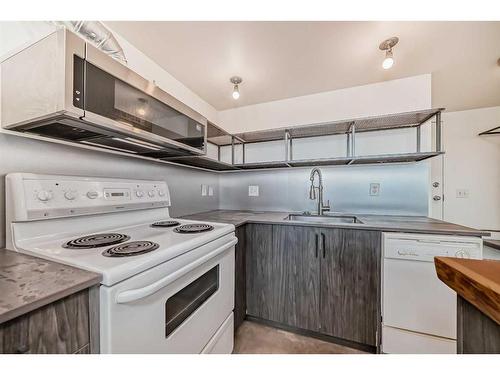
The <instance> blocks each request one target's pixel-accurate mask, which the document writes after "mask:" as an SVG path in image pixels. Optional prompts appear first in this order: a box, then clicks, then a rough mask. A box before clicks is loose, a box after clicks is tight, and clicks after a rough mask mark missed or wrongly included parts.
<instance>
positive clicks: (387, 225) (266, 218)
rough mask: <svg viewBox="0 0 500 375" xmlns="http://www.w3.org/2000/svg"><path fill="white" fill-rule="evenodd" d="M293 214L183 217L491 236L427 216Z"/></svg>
mask: <svg viewBox="0 0 500 375" xmlns="http://www.w3.org/2000/svg"><path fill="white" fill-rule="evenodd" d="M289 213H290V212H271V211H248V210H242V211H238V210H213V211H207V212H201V213H197V214H193V215H187V216H183V218H184V219H191V220H200V221H213V222H220V223H229V224H234V225H235V226H236V227H237V226H240V225H243V224H246V223H264V224H282V225H300V226H314V227H335V228H351V229H367V230H382V231H385V232H407V233H429V234H446V235H459V236H478V237H479V236H489V235H490V234H489V233H488V232H484V231H479V230H476V229H473V228H468V227H464V226H461V225H457V224H452V223H447V222H445V221H441V220H436V219H431V218H429V217H425V216H390V215H362V214H354V216H356V217H357V218H359V219H360V220H361V221H362V223H352V224H351V223H342V224H339V223H335V224H330V223H311V222H303V221H289V220H284V219H285V217H286V216H288V214H289Z"/></svg>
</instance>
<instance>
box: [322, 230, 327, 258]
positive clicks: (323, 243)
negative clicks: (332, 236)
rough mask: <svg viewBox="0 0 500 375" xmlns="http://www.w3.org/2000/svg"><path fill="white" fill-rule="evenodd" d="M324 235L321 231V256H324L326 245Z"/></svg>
mask: <svg viewBox="0 0 500 375" xmlns="http://www.w3.org/2000/svg"><path fill="white" fill-rule="evenodd" d="M325 238H326V236H325V234H324V233H321V246H322V247H323V258H324V257H325V256H326V245H325V242H326V239H325Z"/></svg>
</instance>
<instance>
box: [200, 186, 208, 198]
mask: <svg viewBox="0 0 500 375" xmlns="http://www.w3.org/2000/svg"><path fill="white" fill-rule="evenodd" d="M207 194H208V186H207V185H205V184H202V185H201V196H202V197H206V196H207Z"/></svg>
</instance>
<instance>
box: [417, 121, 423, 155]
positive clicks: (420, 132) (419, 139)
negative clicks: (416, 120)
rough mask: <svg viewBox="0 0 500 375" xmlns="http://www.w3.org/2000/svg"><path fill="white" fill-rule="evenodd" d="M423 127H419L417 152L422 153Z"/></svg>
mask: <svg viewBox="0 0 500 375" xmlns="http://www.w3.org/2000/svg"><path fill="white" fill-rule="evenodd" d="M421 143H422V126H421V125H418V126H417V152H420V150H421V148H422V145H421Z"/></svg>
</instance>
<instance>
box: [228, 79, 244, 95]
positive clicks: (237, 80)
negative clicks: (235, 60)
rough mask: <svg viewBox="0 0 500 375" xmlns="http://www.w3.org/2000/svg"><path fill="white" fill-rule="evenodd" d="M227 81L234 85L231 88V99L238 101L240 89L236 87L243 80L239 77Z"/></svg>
mask: <svg viewBox="0 0 500 375" xmlns="http://www.w3.org/2000/svg"><path fill="white" fill-rule="evenodd" d="M229 81H230V82H231V83H232V84H233V85H234V87H233V99H234V100H238V99H239V97H240V88H239V86H238V85H239V84H240V83H241V82H243V79H241V77H238V76H234V77H231V79H229Z"/></svg>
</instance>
